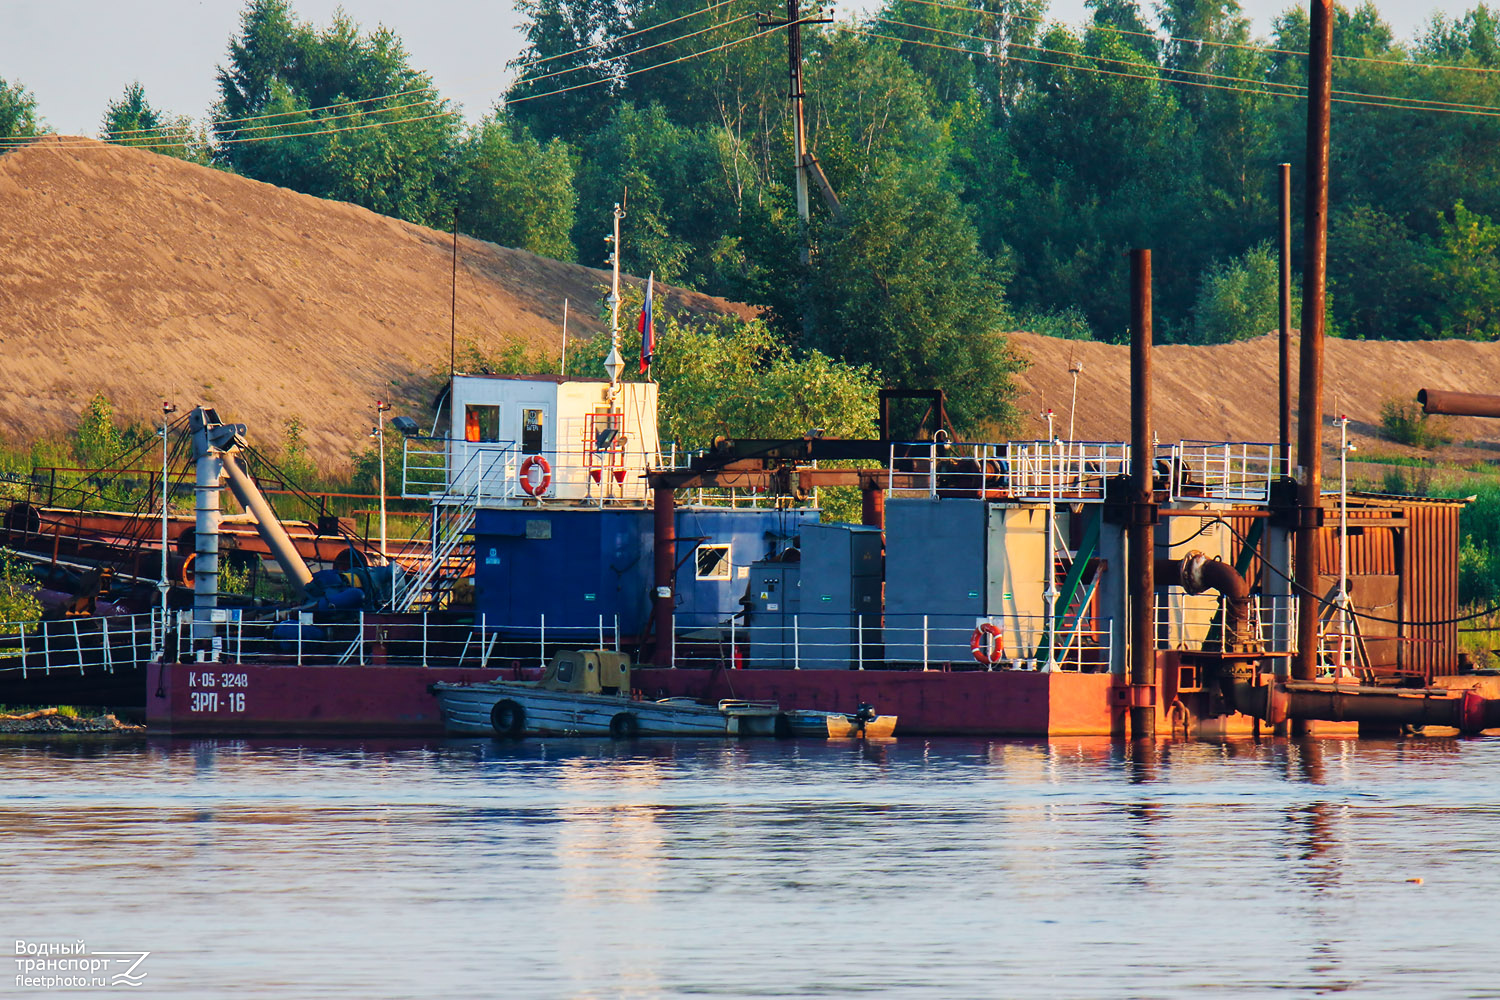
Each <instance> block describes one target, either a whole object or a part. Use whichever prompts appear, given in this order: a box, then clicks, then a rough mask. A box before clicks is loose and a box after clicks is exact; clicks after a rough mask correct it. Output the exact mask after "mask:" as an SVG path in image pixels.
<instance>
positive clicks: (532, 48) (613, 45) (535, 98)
mask: <svg viewBox="0 0 1500 1000" xmlns="http://www.w3.org/2000/svg"><path fill="white" fill-rule="evenodd" d="M630 9H631V5H628V4H626V5H622V4H615V3H611V2H609V0H518V2H517V3H516V11H517V13H519V14H520V15H522V17H524V18H525V20H524V22H523V23H522V27H521V33H522V35H524V36H525V38H526V41H527V46H526V48H525V49H524V50H522V52H521V54H520V55H519V56H517V57H516V59H514V60H513V61H512V62H511V63H510V66H509V68H511V69H513V70H516V74H517V75H516V79H515V81H514V82H513V83H512V84H511V86H510V89H509V90H507V91H506V93H505V107H506V109H507V110H508V111H509V112H510V113H511V114H512V115H514V117H515V119H516V121H518V122H520V123H521V124H523V125H525V126H527V127H528V128H529V129H530V130H531V132H532V134H533V135H536V136H539V137H541V138H543V139H553V138H557V137H561V138H563V139H566V140H568V141H570V142H579V141H581V140H582V139H583V137H584V136H586V135H588V134H589V133H590V132H593V131H594V130H595V129H598V128H600V127H601V126H602V125H603V124H604V122H605V120H606V119H607V118H608V116H609V114H610V111H611V110H612V108H613V105H614V99H615V97H616V95H617V94H618V93H619V89H620V74H621V73H622V72H623V67H622V66H621V60H620V59H619V53H620V52H622V51H626V50H627V49H628V48H629V46H626V45H624V43H622V42H619V41H617V39H618V38H619V36H620V35H623V34H625V33H626V32H627V31H628V30H629V29H628V27H627V22H628V17H629V11H630ZM669 37H670V36H669Z"/></svg>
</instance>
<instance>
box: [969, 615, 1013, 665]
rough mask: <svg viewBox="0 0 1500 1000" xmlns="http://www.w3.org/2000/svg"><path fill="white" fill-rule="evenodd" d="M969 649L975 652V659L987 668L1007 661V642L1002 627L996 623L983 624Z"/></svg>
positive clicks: (972, 639) (976, 632)
mask: <svg viewBox="0 0 1500 1000" xmlns="http://www.w3.org/2000/svg"><path fill="white" fill-rule="evenodd" d="M969 649H970V651H971V652H973V654H974V659H975V660H977V661H979V662H980V663H983V664H984V665H985V666H987V667H988V666H993V665H994V664H996V663H999V662H1000V661H1001V660H1003V659H1005V642H1004V638H1003V635H1002V633H1001V631H1000V626H999V625H996V624H995V623H994V622H983V623H981V624H980V625H979V626H978V627H977V628H975V629H974V635H973V636H972V637H971V638H970V639H969Z"/></svg>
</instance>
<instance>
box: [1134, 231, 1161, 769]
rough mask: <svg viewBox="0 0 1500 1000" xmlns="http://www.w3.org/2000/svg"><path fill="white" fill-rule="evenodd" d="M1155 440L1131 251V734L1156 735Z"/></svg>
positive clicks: (1141, 266) (1144, 302)
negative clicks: (1154, 618) (1153, 620)
mask: <svg viewBox="0 0 1500 1000" xmlns="http://www.w3.org/2000/svg"><path fill="white" fill-rule="evenodd" d="M1153 450H1154V447H1153V443H1152V440H1151V251H1150V250H1132V251H1130V499H1131V505H1130V527H1129V538H1128V540H1127V541H1128V546H1129V555H1128V561H1129V571H1128V574H1127V576H1128V580H1129V582H1128V589H1127V599H1128V603H1129V607H1130V736H1131V738H1132V739H1137V740H1149V739H1154V738H1155V737H1156V704H1155V701H1156V699H1155V697H1154V695H1155V692H1156V636H1155V634H1154V629H1153V626H1152V618H1153V617H1154V612H1155V610H1156V608H1155V601H1156V579H1155V573H1154V572H1153V571H1154V569H1155V566H1154V563H1153V560H1152V557H1153V555H1154V544H1153V543H1154V538H1153V537H1152V536H1153V535H1154V522H1155V521H1156V517H1155V510H1156V508H1155V503H1154V501H1155V498H1156V486H1155V482H1154V473H1155V470H1154V466H1155V462H1154V461H1153V458H1154V456H1153V454H1152V453H1153Z"/></svg>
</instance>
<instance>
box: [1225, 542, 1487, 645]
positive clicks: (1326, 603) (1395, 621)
mask: <svg viewBox="0 0 1500 1000" xmlns="http://www.w3.org/2000/svg"><path fill="white" fill-rule="evenodd" d="M1214 520H1216V521H1218V522H1219V523H1221V524H1223V525H1224V527H1225V528H1228V529H1229V533H1230V534H1231V535H1233V536H1234V537H1236V538H1238V539H1239V540H1240V541H1241V542H1242V543H1244V544H1246V545H1248V544H1250V540H1249V539H1247V538H1246V537H1245V536H1244V535H1242V534H1240V533H1239V532H1238V531H1235V530H1234V527H1233V526H1232V525H1230V523H1229V522H1228V521H1226V520H1224V519H1223V518H1222V517H1219V518H1215V519H1214ZM1260 562H1261V565H1262V566H1263V567H1265V568H1266V569H1269V570H1270V571H1271V572H1272V573H1275V574H1276V575H1277V576H1279V577H1281V578H1282V579H1283V580H1285V581H1286V582H1287V585H1288V586H1290V587H1291V588H1292V589H1293V590H1294V591H1297V592H1299V593H1303V594H1307V595H1309V596H1310V597H1312V598H1314V599H1315V600H1317V602H1318V603H1319V604H1321V605H1322V606H1323V607H1325V608H1334V609H1337V608H1338V605H1337V604H1334V603H1333V602H1332V601H1330V600H1328V599H1327V598H1325V597H1323V596H1322V595H1320V594H1318V593H1317V592H1316V591H1312V590H1309V589H1308V588H1307V587H1304V586H1303V585H1302V584H1300V583H1298V582H1297V581H1296V580H1293V579H1292V578H1291V577H1289V576H1287V575H1286V574H1285V573H1283V572H1282V571H1281V570H1279V569H1277V568H1276V567H1275V566H1274V565H1272V564H1271V563H1270V562H1269V561H1268V560H1265V559H1262V560H1261V561H1260ZM1345 610H1346V611H1347V612H1348V614H1350V615H1351V616H1353V617H1355V618H1363V619H1364V620H1365V621H1370V622H1383V623H1385V624H1387V625H1410V626H1412V627H1413V628H1427V627H1431V626H1435V625H1457V624H1458V623H1459V622H1467V621H1473V620H1474V619H1475V618H1483V617H1484V616H1485V615H1492V614H1495V613H1496V612H1500V604H1492V605H1490V606H1489V607H1488V608H1484V609H1481V610H1479V611H1474V612H1470V613H1469V614H1466V615H1460V616H1458V617H1457V618H1439V619H1437V620H1435V621H1430V622H1414V621H1405V620H1403V619H1400V618H1383V617H1381V616H1380V615H1372V614H1369V613H1368V612H1364V611H1356V610H1354V609H1353V608H1346V609H1345Z"/></svg>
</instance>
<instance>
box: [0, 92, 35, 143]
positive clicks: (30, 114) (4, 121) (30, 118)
mask: <svg viewBox="0 0 1500 1000" xmlns="http://www.w3.org/2000/svg"><path fill="white" fill-rule="evenodd" d="M45 128H46V126H45V124H44V123H43V122H42V119H41V117H40V116H38V115H37V113H36V97H34V96H33V95H32V93H31V91H29V90H27V89H26V88H25V87H23V86H21V84H20V83H6V82H5V78H4V77H0V136H12V137H16V138H25V137H28V136H33V135H41V134H42V132H43V131H45Z"/></svg>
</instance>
